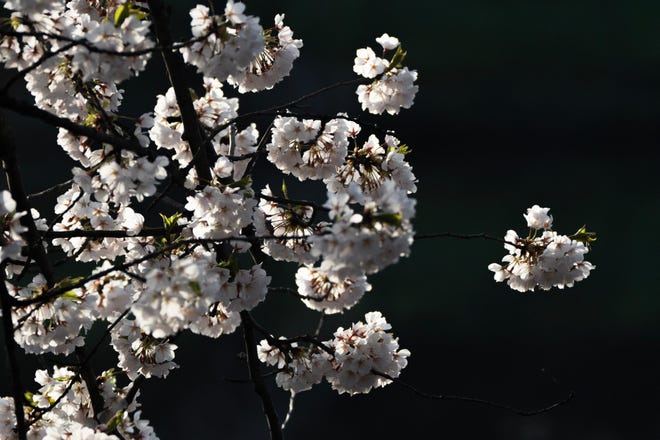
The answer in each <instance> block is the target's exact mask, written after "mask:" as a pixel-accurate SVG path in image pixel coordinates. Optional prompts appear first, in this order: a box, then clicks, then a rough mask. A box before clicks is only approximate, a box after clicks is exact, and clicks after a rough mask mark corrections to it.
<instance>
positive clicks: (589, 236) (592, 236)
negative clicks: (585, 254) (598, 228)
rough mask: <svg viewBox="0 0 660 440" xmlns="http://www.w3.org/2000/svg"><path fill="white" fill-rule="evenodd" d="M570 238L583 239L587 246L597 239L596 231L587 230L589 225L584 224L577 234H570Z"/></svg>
mask: <svg viewBox="0 0 660 440" xmlns="http://www.w3.org/2000/svg"><path fill="white" fill-rule="evenodd" d="M568 238H570V239H572V240H575V241H581V242H582V243H584V244H586V245H587V246H588V245H590V244H591V243H593V242H594V241H596V240H597V237H596V233H595V232H590V231H587V226H586V225H584V226H582V227H581V228H580V229H578V230H577V232H576V233H575V234H573V235H569V236H568Z"/></svg>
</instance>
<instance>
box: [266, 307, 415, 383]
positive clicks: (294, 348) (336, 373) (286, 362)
mask: <svg viewBox="0 0 660 440" xmlns="http://www.w3.org/2000/svg"><path fill="white" fill-rule="evenodd" d="M365 321H366V323H365V322H362V321H358V322H357V323H354V324H352V325H351V327H350V328H347V329H344V328H342V327H340V328H339V329H337V331H336V332H335V333H334V338H333V339H331V340H328V341H324V342H322V343H318V345H312V346H309V347H304V346H300V345H299V344H298V343H297V342H288V341H286V340H283V339H280V340H271V341H268V340H266V339H263V340H262V341H261V342H260V343H259V347H258V348H259V350H258V354H259V359H260V360H261V361H262V362H264V363H266V364H268V365H272V366H275V367H277V369H278V373H277V376H276V381H277V384H278V386H280V387H281V388H283V389H285V390H290V391H293V392H301V391H305V390H309V389H311V388H312V386H313V385H315V384H318V383H319V382H321V380H322V379H323V378H325V379H326V380H327V381H328V382H329V383H330V385H331V386H332V388H333V389H334V390H336V391H337V392H338V393H340V394H342V393H349V394H364V393H368V392H369V391H371V389H372V388H378V387H383V386H385V385H387V384H388V383H390V382H391V380H392V378H397V377H398V376H399V374H400V372H401V370H402V369H403V368H405V367H406V365H407V364H408V357H409V356H410V351H408V350H406V349H399V342H398V339H397V338H394V337H393V336H392V333H390V332H388V331H387V330H390V329H391V328H392V326H391V325H390V324H389V323H388V322H387V320H386V319H385V318H384V317H383V316H382V314H381V313H380V312H369V313H367V314H366V315H365Z"/></svg>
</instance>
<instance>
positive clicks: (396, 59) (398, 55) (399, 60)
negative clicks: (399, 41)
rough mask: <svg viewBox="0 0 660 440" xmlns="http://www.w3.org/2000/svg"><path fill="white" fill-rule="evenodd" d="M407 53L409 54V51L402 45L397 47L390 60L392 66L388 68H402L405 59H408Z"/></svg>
mask: <svg viewBox="0 0 660 440" xmlns="http://www.w3.org/2000/svg"><path fill="white" fill-rule="evenodd" d="M406 55H408V52H406V51H405V50H403V49H402V48H401V46H399V47H397V48H396V52H394V55H393V56H392V60H391V61H390V67H389V68H388V69H387V70H392V69H398V68H400V67H401V66H402V65H403V60H405V59H406Z"/></svg>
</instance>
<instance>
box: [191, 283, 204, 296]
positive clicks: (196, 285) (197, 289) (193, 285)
mask: <svg viewBox="0 0 660 440" xmlns="http://www.w3.org/2000/svg"><path fill="white" fill-rule="evenodd" d="M188 285H189V286H190V288H191V289H192V290H193V292H195V295H197V296H202V288H201V287H200V285H199V283H198V282H197V281H189V282H188Z"/></svg>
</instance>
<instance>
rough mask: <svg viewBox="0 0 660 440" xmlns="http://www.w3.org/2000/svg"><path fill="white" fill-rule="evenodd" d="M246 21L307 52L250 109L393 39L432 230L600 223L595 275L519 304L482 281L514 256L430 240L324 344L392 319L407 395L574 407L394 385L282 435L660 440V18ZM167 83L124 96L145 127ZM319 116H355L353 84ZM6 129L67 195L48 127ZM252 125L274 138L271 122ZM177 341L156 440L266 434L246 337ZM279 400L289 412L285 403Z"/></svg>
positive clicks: (308, 13)
mask: <svg viewBox="0 0 660 440" xmlns="http://www.w3.org/2000/svg"><path fill="white" fill-rule="evenodd" d="M173 3H174V2H173ZM187 4H188V2H176V13H175V19H176V23H177V25H178V26H179V27H180V30H179V32H180V33H179V35H180V36H181V38H186V37H187V36H188V35H189V34H188V33H187V32H186V31H185V26H187V24H188V22H189V17H188V15H187V11H188V9H189V6H188V5H187ZM246 12H248V13H250V14H254V15H258V16H260V17H261V22H262V24H264V25H268V24H269V23H270V22H271V19H272V18H271V17H272V16H273V15H274V14H275V13H277V12H285V13H286V19H285V23H286V24H288V25H290V26H291V27H292V28H293V30H294V32H295V36H296V37H298V38H303V40H304V43H305V45H304V47H303V48H302V55H301V58H300V59H299V60H298V61H297V62H296V64H295V67H294V70H293V73H292V76H291V77H289V78H287V79H286V80H285V81H283V82H282V83H281V84H280V85H279V87H277V88H276V89H275V90H273V91H271V92H266V93H263V94H258V95H254V96H252V95H249V96H246V97H245V98H244V99H242V101H241V109H242V111H249V110H253V109H258V108H263V107H265V106H267V105H269V104H271V103H281V102H285V101H287V100H288V99H290V98H292V97H295V96H299V95H302V94H304V93H307V92H309V91H312V90H315V89H317V88H318V87H320V86H323V85H327V84H329V83H332V82H335V81H340V80H346V79H350V78H353V77H354V75H353V73H352V71H351V67H352V62H353V58H354V53H355V49H357V48H359V47H365V46H367V45H370V46H372V47H373V48H374V49H377V43H376V42H375V41H374V38H375V37H377V36H379V35H380V34H381V33H383V32H388V33H390V34H391V35H395V36H397V37H399V38H400V39H401V40H402V42H403V45H404V48H405V49H406V50H408V52H409V55H408V58H407V62H406V64H407V65H408V66H409V67H410V68H412V69H417V70H418V72H419V81H418V83H419V87H420V90H419V93H418V95H417V99H416V104H415V106H414V107H413V108H412V109H410V110H403V111H402V112H401V114H400V115H399V116H397V117H391V116H387V115H386V116H383V117H382V118H379V120H380V121H381V124H382V125H383V126H385V127H391V128H395V129H396V130H397V133H398V136H399V137H400V138H401V139H402V140H403V141H404V142H405V143H407V144H408V145H410V146H411V147H412V148H413V153H412V154H411V155H410V156H409V160H410V161H411V163H412V164H413V167H414V170H415V173H416V175H417V176H418V178H419V185H418V186H419V191H418V193H417V196H416V198H417V203H418V204H417V218H416V221H415V227H416V230H417V231H418V232H419V233H433V232H445V231H451V232H457V233H475V232H486V233H489V234H492V235H497V236H503V234H504V233H505V232H506V230H507V229H516V230H518V231H519V232H520V233H524V232H525V220H524V219H523V217H522V213H523V212H524V211H525V209H526V208H528V207H530V206H531V205H533V204H535V203H538V204H540V205H541V206H549V207H551V208H552V213H553V214H554V216H555V223H554V224H555V229H557V230H559V231H560V232H563V233H567V234H570V233H572V232H574V231H575V230H576V229H577V228H578V227H580V226H582V225H583V224H585V223H586V224H587V226H588V228H589V230H594V231H596V232H597V233H598V237H599V240H598V242H597V243H596V245H595V246H594V248H593V250H592V252H590V253H589V254H588V259H589V260H590V261H591V262H592V263H594V264H595V265H596V266H597V269H596V270H595V271H593V272H592V274H591V276H590V277H589V278H588V279H587V280H585V281H583V282H581V283H578V284H577V285H576V287H574V288H572V289H568V290H552V291H550V292H533V293H525V294H521V293H518V292H514V291H512V290H510V289H509V288H508V287H507V286H506V285H503V284H496V283H494V282H493V280H492V273H491V272H489V271H488V270H487V268H486V267H487V265H488V264H489V263H491V262H498V261H499V260H500V258H501V257H502V256H503V255H504V250H503V249H502V248H501V246H500V245H499V244H497V243H493V242H487V241H458V240H453V239H448V238H445V239H430V240H420V241H418V242H417V243H415V245H414V246H413V252H412V255H411V257H410V258H408V259H405V260H403V261H402V262H401V263H400V264H398V265H396V266H392V267H390V268H388V269H386V270H385V271H383V272H382V273H381V274H378V275H377V276H373V277H371V278H370V281H371V283H372V284H373V286H374V288H373V291H372V292H371V293H369V294H367V296H366V297H365V298H364V299H363V301H362V302H361V303H360V304H359V305H358V306H356V307H355V308H354V309H352V310H350V311H349V312H346V313H345V314H344V315H342V316H332V317H330V318H329V319H328V320H327V321H326V325H325V327H324V329H325V330H326V332H327V333H326V334H327V335H329V334H330V333H331V332H332V331H333V330H334V329H335V328H336V327H338V326H340V325H342V326H348V325H350V323H351V322H355V321H357V320H360V319H363V316H364V313H366V312H368V311H371V310H380V311H381V312H382V313H383V314H384V315H385V316H386V317H387V319H388V321H389V322H391V323H392V325H393V329H394V331H395V333H396V335H397V336H399V338H400V340H399V341H400V344H401V346H402V347H404V348H408V349H410V350H411V351H412V356H411V357H410V359H409V360H410V363H409V366H408V367H407V368H406V369H405V370H404V372H403V374H402V379H403V380H405V381H407V382H409V383H411V384H413V385H414V386H416V387H418V388H419V389H421V390H424V391H427V392H431V393H438V394H456V395H462V396H470V397H478V398H484V399H489V400H493V401H497V402H501V403H505V404H509V405H512V406H515V407H519V408H522V409H536V408H541V407H544V406H546V405H549V404H551V403H553V402H555V401H558V400H561V399H563V398H565V397H566V395H567V394H568V392H569V391H570V390H573V391H575V398H574V399H573V400H572V401H571V402H570V403H569V404H567V405H565V406H562V407H560V408H557V409H555V410H553V411H550V412H547V413H544V414H542V415H539V416H535V417H528V418H526V417H522V416H517V415H514V414H511V413H509V412H507V411H504V410H500V409H494V408H490V407H486V406H483V405H475V404H470V403H465V402H457V401H434V400H428V399H424V398H422V397H419V396H416V395H414V394H413V393H412V392H411V391H409V390H407V389H405V388H403V387H400V386H397V385H390V386H388V387H386V388H384V389H379V390H376V391H373V392H372V393H371V394H370V395H367V396H355V397H348V396H345V395H343V396H338V395H337V394H336V393H334V392H332V391H331V390H330V389H329V386H327V385H326V384H323V385H320V386H317V387H316V388H315V389H314V390H312V391H311V392H306V393H302V394H301V395H299V396H298V398H297V400H296V408H295V412H294V414H293V418H292V420H291V422H290V423H289V425H288V427H287V429H286V431H285V433H286V434H287V437H288V438H308V437H315V438H319V439H335V438H346V439H353V438H397V437H402V436H405V437H406V438H415V437H420V436H424V437H425V438H426V437H430V438H446V439H502V440H504V439H507V440H508V439H521V440H551V439H552V440H554V439H580V440H584V439H598V440H609V439H612V440H614V439H655V438H660V421H659V420H660V419H659V418H658V410H659V409H660V405H659V404H658V403H657V402H658V397H659V396H660V380H659V379H658V371H659V368H660V356H659V354H660V353H659V352H658V348H659V344H660V331H659V330H660V323H658V311H659V308H660V299H659V298H658V288H657V285H658V278H659V276H658V269H657V262H658V258H657V257H656V254H657V252H658V245H659V244H660V243H659V240H658V237H657V233H656V231H655V227H656V226H657V223H658V218H659V216H660V207H659V204H658V189H659V185H658V183H657V177H656V170H657V167H658V164H659V161H658V140H659V139H660V131H659V130H658V128H657V117H658V115H659V114H660V110H659V109H660V107H659V104H660V31H658V27H657V17H658V16H659V14H660V4H659V3H658V2H655V1H651V0H646V1H644V0H640V1H631V2H621V1H549V0H509V1H498V2H493V1H490V0H481V1H478V0H462V1H433V2H431V1H422V2H408V3H402V2H399V1H394V0H385V1H355V0H353V1H348V0H341V1H338V0H336V1H333V2H328V3H323V4H322V3H317V2H309V1H307V2H302V1H266V0H260V1H250V2H248V3H247V11H246ZM1 74H2V75H5V74H6V73H4V72H3V73H1ZM145 79H146V82H142V81H141V80H145ZM165 81H166V79H165V78H164V75H163V70H162V64H161V62H160V60H159V59H158V58H157V57H155V58H154V60H152V63H151V64H150V68H149V72H148V73H147V74H145V75H144V77H140V78H138V79H137V80H132V81H129V82H127V83H125V84H123V85H122V87H123V88H124V89H126V99H125V106H124V107H122V108H123V109H124V111H125V112H126V113H128V114H131V115H134V116H135V115H138V114H140V113H142V112H144V111H148V110H151V109H152V108H153V105H154V104H155V98H154V96H155V94H157V93H163V92H164V91H165V90H166V87H167V85H166V82H165ZM227 90H229V89H227ZM310 105H311V106H312V107H310V109H311V110H314V111H323V112H329V113H335V112H338V111H349V112H351V113H352V114H357V113H358V111H359V107H358V104H357V100H356V99H355V95H354V92H353V89H352V88H351V89H345V90H341V91H335V92H332V93H330V94H328V95H323V96H322V97H320V98H318V99H315V100H313V101H312V102H310ZM12 117H13V116H12ZM367 119H369V120H377V119H374V118H370V117H367ZM12 121H13V123H14V132H15V135H16V138H17V141H18V142H19V146H20V151H19V155H20V157H21V159H22V160H24V161H25V162H24V163H25V167H24V172H25V174H26V176H28V178H27V179H26V180H27V182H26V186H27V187H28V189H29V190H30V191H35V190H39V189H42V188H44V187H45V186H47V185H48V183H49V182H50V183H52V182H55V181H61V180H65V179H67V178H69V171H68V168H69V163H68V162H67V161H66V159H65V158H64V154H63V153H62V151H61V150H60V148H59V147H58V146H57V145H56V144H55V142H54V136H53V130H48V129H46V128H44V127H41V126H40V125H39V124H38V123H36V122H34V121H31V120H27V119H23V118H20V117H15V118H14V117H13V119H12ZM257 122H259V123H260V124H261V128H262V130H263V128H264V127H265V125H266V124H267V122H268V121H266V120H259V121H257ZM31 176H38V178H32V177H31ZM46 176H49V177H48V179H46ZM58 179H59V180H58ZM272 182H275V183H276V182H278V180H277V179H276V180H272ZM290 185H291V184H290ZM291 271H292V268H291V267H290V266H285V265H273V266H271V273H272V275H273V276H274V281H273V283H272V284H273V285H285V283H287V284H288V285H293V280H292V278H291V277H289V274H290V273H291ZM254 314H255V317H256V318H257V319H258V320H259V321H260V322H263V323H265V324H267V325H268V326H269V327H270V328H271V329H272V330H273V331H274V332H281V333H282V334H284V335H287V336H291V335H294V334H299V333H305V332H309V331H310V330H311V329H312V328H313V326H314V320H315V316H314V315H313V314H311V313H309V312H308V311H307V309H306V308H304V307H303V306H302V305H301V304H299V303H297V302H295V300H294V299H292V298H289V297H277V296H276V295H274V294H273V295H271V296H269V298H268V299H267V300H266V303H265V304H263V305H262V306H260V307H259V308H257V309H256V310H255V312H254ZM178 344H179V346H180V348H179V349H178V350H177V359H176V360H177V362H178V363H179V364H180V366H181V367H180V368H179V369H178V370H175V371H173V372H172V373H171V375H170V377H168V379H167V380H159V379H153V380H151V381H149V382H148V383H147V384H146V385H145V386H144V388H143V392H142V395H141V397H140V401H141V402H142V403H143V405H144V410H143V413H144V415H145V417H146V418H148V419H150V420H151V422H152V424H153V425H154V426H155V428H156V431H157V433H158V434H159V436H160V438H161V439H163V440H167V439H181V438H249V439H252V438H255V439H260V438H266V436H267V434H266V432H265V421H264V419H263V417H262V415H261V409H260V406H259V401H258V399H257V397H256V395H255V394H254V393H253V392H252V390H251V387H250V385H248V384H245V383H233V382H230V381H227V380H226V379H227V378H244V377H246V371H245V368H244V366H243V365H244V364H243V362H244V361H243V360H242V359H240V358H239V357H237V355H236V353H238V352H240V351H242V346H241V344H242V342H241V339H240V334H239V332H237V333H236V334H234V335H230V336H226V337H223V338H221V339H219V340H211V339H205V338H201V337H197V336H183V337H181V338H180V339H179V341H178ZM102 363H103V359H99V365H98V368H101V367H102V366H103V365H102ZM31 375H32V372H31V371H29V372H26V378H29V377H31ZM26 383H31V379H29V380H28V379H26ZM3 388H6V386H5V387H3ZM273 393H274V396H275V399H276V405H277V407H278V409H279V410H280V411H281V412H282V413H284V412H285V411H286V406H287V401H288V395H287V394H286V393H284V392H282V391H279V390H276V389H274V388H273ZM6 394H7V391H5V392H4V393H3V395H6Z"/></svg>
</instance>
